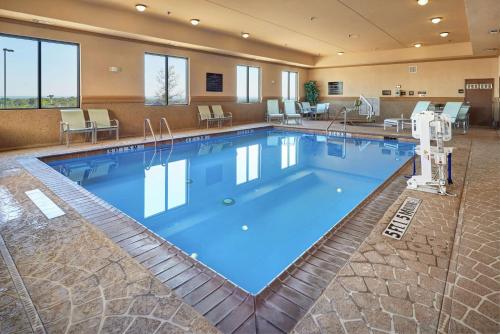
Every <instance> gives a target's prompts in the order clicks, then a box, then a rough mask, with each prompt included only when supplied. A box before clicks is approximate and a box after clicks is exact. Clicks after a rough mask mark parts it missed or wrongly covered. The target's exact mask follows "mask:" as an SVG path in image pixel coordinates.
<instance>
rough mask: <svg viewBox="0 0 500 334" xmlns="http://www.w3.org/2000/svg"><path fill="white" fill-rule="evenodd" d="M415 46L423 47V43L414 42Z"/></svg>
mask: <svg viewBox="0 0 500 334" xmlns="http://www.w3.org/2000/svg"><path fill="white" fill-rule="evenodd" d="M413 46H414V47H416V48H421V47H422V43H415V44H413Z"/></svg>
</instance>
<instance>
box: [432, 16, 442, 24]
mask: <svg viewBox="0 0 500 334" xmlns="http://www.w3.org/2000/svg"><path fill="white" fill-rule="evenodd" d="M442 20H443V18H442V17H433V18H432V19H431V22H432V23H434V24H438V23H439V22H441V21H442Z"/></svg>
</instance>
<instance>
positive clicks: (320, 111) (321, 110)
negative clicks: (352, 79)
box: [314, 103, 328, 119]
mask: <svg viewBox="0 0 500 334" xmlns="http://www.w3.org/2000/svg"><path fill="white" fill-rule="evenodd" d="M327 112H328V110H327V105H326V103H318V104H317V105H316V111H315V112H314V117H315V118H316V119H317V118H321V117H322V116H324V115H327Z"/></svg>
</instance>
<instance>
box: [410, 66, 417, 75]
mask: <svg viewBox="0 0 500 334" xmlns="http://www.w3.org/2000/svg"><path fill="white" fill-rule="evenodd" d="M408 72H410V73H417V66H416V65H410V66H408Z"/></svg>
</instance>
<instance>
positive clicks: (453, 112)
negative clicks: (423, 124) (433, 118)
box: [443, 102, 463, 124]
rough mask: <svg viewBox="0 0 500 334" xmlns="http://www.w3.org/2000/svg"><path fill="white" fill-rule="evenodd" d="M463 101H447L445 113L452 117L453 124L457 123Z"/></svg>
mask: <svg viewBox="0 0 500 334" xmlns="http://www.w3.org/2000/svg"><path fill="white" fill-rule="evenodd" d="M462 105H463V103H462V102H446V104H445V105H444V108H443V115H447V116H448V117H449V118H450V121H451V124H455V122H456V121H457V118H458V113H459V112H460V109H461V108H462Z"/></svg>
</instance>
